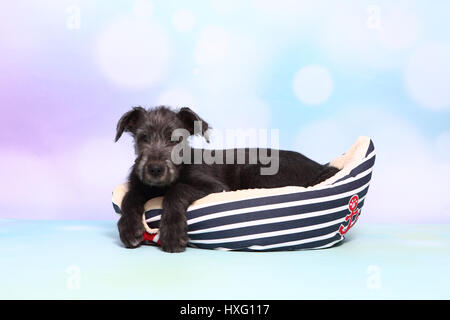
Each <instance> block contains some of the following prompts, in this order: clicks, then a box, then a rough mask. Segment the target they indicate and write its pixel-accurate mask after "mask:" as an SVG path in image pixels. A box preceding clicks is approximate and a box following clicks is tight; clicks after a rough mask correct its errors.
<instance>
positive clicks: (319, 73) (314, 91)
mask: <svg viewBox="0 0 450 320" xmlns="http://www.w3.org/2000/svg"><path fill="white" fill-rule="evenodd" d="M333 88H334V84H333V79H332V78H331V75H330V73H329V72H328V70H327V69H325V68H324V67H321V66H317V65H309V66H306V67H303V68H302V69H300V70H299V71H298V72H297V73H296V74H295V76H294V83H293V89H294V93H295V95H296V96H297V98H298V99H299V100H300V101H301V102H303V103H305V104H309V105H317V104H321V103H323V102H325V101H326V100H327V99H328V98H329V97H330V95H331V93H332V92H333Z"/></svg>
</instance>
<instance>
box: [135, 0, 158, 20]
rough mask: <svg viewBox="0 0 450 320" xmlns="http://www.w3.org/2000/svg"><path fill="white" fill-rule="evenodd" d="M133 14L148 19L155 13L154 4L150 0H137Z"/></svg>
mask: <svg viewBox="0 0 450 320" xmlns="http://www.w3.org/2000/svg"><path fill="white" fill-rule="evenodd" d="M132 10H133V14H134V15H135V16H136V17H138V18H141V19H148V18H150V17H151V16H152V15H153V5H152V3H151V2H150V0H135V1H134V4H133V8H132Z"/></svg>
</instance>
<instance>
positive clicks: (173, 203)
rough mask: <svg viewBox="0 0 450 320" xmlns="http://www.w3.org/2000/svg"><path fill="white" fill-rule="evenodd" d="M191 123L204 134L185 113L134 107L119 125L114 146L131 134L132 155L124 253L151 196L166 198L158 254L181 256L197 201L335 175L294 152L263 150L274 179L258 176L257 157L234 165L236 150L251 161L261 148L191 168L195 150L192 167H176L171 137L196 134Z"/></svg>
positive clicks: (122, 226)
mask: <svg viewBox="0 0 450 320" xmlns="http://www.w3.org/2000/svg"><path fill="white" fill-rule="evenodd" d="M195 121H201V128H200V132H199V133H200V134H201V135H205V132H206V131H207V129H208V128H209V125H208V123H207V122H205V121H204V120H203V119H201V118H200V117H199V116H198V115H197V114H196V113H195V112H193V111H192V110H191V109H189V108H181V109H180V110H179V111H174V110H172V109H170V108H168V107H164V106H161V107H157V108H153V109H149V110H146V109H144V108H142V107H135V108H133V109H132V110H131V111H129V112H127V113H125V114H124V115H123V116H122V118H121V119H120V120H119V123H118V124H117V133H116V141H117V140H118V139H119V138H120V137H121V135H122V133H123V132H130V133H131V134H132V136H133V137H134V142H135V153H136V161H135V164H134V166H133V168H132V170H131V173H130V176H129V184H130V189H129V191H128V193H127V194H126V195H125V197H124V199H123V202H122V213H123V214H122V216H121V218H120V220H119V222H118V228H119V233H120V239H121V240H122V242H123V243H124V245H125V246H126V247H127V248H135V247H138V246H139V245H140V243H141V241H142V237H143V232H144V227H143V225H142V213H143V212H144V203H145V202H146V201H147V200H149V199H151V198H153V197H157V196H164V200H163V212H162V215H161V221H160V226H159V230H160V242H161V248H162V250H164V251H166V252H181V251H184V249H185V247H186V245H187V243H188V236H187V224H186V210H187V208H188V207H189V205H190V204H192V203H193V202H194V201H195V200H198V199H200V198H202V197H204V196H206V195H208V194H210V193H214V192H221V191H230V190H238V189H250V188H277V187H283V186H305V187H306V186H311V185H315V184H317V183H319V182H321V181H324V180H326V179H327V178H329V177H331V176H333V175H334V174H335V173H336V172H337V171H338V169H337V168H335V167H330V166H324V165H321V164H319V163H317V162H315V161H313V160H311V159H308V158H307V157H305V156H303V155H302V154H300V153H297V152H293V151H283V150H280V151H278V150H271V149H267V150H266V149H264V150H262V151H266V152H268V154H272V152H275V151H277V152H278V155H279V158H278V161H279V168H278V172H277V173H276V174H273V175H261V174H260V173H261V168H263V167H264V165H263V164H262V163H261V161H260V158H259V157H258V159H257V161H256V162H252V163H253V164H248V163H247V162H246V164H238V161H237V159H236V157H237V154H238V151H241V152H243V153H244V154H245V157H246V158H245V159H249V158H250V157H251V156H252V155H254V154H257V155H260V153H259V151H261V150H260V149H256V150H255V149H234V150H233V151H236V152H234V157H235V158H234V162H233V164H225V163H228V162H229V161H226V160H229V159H225V158H224V159H223V161H222V163H224V164H206V163H201V164H193V163H194V159H193V157H194V154H195V150H194V149H189V148H188V150H189V152H190V155H191V157H192V158H191V159H190V160H191V161H190V164H189V163H181V164H178V163H176V162H174V161H173V159H172V156H171V155H172V151H173V149H174V147H175V146H176V145H177V144H178V143H179V142H180V141H172V133H173V131H174V130H175V129H179V128H183V129H186V130H187V131H188V132H189V133H190V134H194V133H195V132H194V122H195ZM181 142H183V141H181ZM184 142H186V141H184ZM254 151H256V152H255V153H253V152H254ZM216 152H218V151H213V152H212V155H213V156H214V155H217V154H219V153H217V154H216ZM221 154H223V157H225V155H226V152H222V153H221Z"/></svg>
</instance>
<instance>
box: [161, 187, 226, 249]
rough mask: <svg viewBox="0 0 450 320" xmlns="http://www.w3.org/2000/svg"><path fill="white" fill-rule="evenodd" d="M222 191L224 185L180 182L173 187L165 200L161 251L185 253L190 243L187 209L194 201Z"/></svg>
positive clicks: (162, 217) (165, 196)
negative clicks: (200, 184) (192, 184)
mask: <svg viewBox="0 0 450 320" xmlns="http://www.w3.org/2000/svg"><path fill="white" fill-rule="evenodd" d="M197 182H198V181H197ZM222 190H223V186H222V185H220V184H218V185H211V184H209V183H205V184H204V185H202V186H198V185H196V186H191V185H188V184H185V183H181V182H180V183H177V184H175V185H174V186H172V188H170V190H169V191H168V192H167V193H166V194H165V195H164V200H163V212H162V215H161V221H160V224H159V235H160V238H159V239H160V242H161V249H162V250H163V251H166V252H182V251H184V250H185V248H186V245H187V243H188V235H187V222H186V210H187V208H188V207H189V206H190V205H191V204H192V203H193V202H194V201H196V200H198V199H200V198H203V197H205V196H206V195H208V194H210V193H213V192H219V191H222Z"/></svg>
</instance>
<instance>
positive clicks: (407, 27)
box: [0, 0, 450, 223]
mask: <svg viewBox="0 0 450 320" xmlns="http://www.w3.org/2000/svg"><path fill="white" fill-rule="evenodd" d="M448 12H450V4H449V2H448V1H433V5H429V7H427V5H426V4H425V2H422V1H396V2H395V3H393V1H353V0H352V1H346V2H345V4H343V3H341V2H340V3H339V4H338V2H337V1H331V0H330V1H324V0H322V1H314V2H313V1H302V0H299V1H294V0H278V1H270V0H259V1H250V0H249V1H224V0H222V1H200V0H195V1H156V0H154V1H146V0H138V1H114V2H112V1H65V0H64V1H48V0H44V1H10V2H3V3H2V4H1V5H0V49H1V51H0V110H1V111H0V112H1V113H0V114H1V127H0V176H1V178H2V180H1V182H2V183H1V187H0V218H23V219H115V216H114V213H113V211H112V208H111V191H112V188H113V187H114V186H115V185H116V184H118V183H121V182H123V181H124V179H125V178H126V175H127V172H128V169H129V167H130V166H131V164H132V162H133V150H132V145H131V139H130V137H128V136H127V137H124V138H123V139H122V140H121V141H120V142H119V143H117V144H114V143H113V138H114V134H115V132H114V131H115V126H116V123H117V120H118V119H119V117H120V116H121V115H122V114H123V113H124V112H125V111H127V110H128V108H130V107H131V106H134V105H143V106H146V107H150V106H153V105H157V104H170V105H173V106H184V105H188V106H191V107H192V108H193V109H194V110H196V111H198V113H199V114H200V115H202V116H203V117H204V118H205V119H206V120H208V121H209V122H210V123H211V124H212V125H213V127H215V128H236V127H241V128H269V129H270V128H275V129H280V147H281V148H283V149H293V150H297V151H300V152H302V153H304V154H306V155H307V156H310V157H311V158H313V159H317V160H319V161H321V162H327V161H329V160H330V159H332V158H333V157H335V156H336V155H338V154H340V153H342V152H344V151H345V150H347V148H348V147H350V145H351V144H352V143H353V141H354V140H355V139H356V138H357V136H359V135H368V136H370V137H372V138H373V140H374V142H375V145H376V148H377V152H378V156H377V163H376V166H375V171H374V178H373V182H372V185H371V190H370V192H369V195H368V198H367V203H366V206H365V209H364V218H363V219H362V220H364V221H367V222H390V221H396V222H420V223H423V222H449V221H450V210H449V209H450V200H449V199H450V197H449V191H448V183H447V182H448V181H449V180H450V152H449V150H450V35H449V32H448V30H450V22H449V21H448ZM308 66H313V68H312V70H313V71H312V73H309V74H308V76H307V77H306V79H307V81H306V82H301V81H300V82H299V83H297V82H295V79H296V77H297V75H299V73H300V71H302V70H311V69H308ZM304 68H306V69H304Z"/></svg>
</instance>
